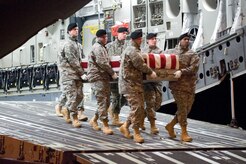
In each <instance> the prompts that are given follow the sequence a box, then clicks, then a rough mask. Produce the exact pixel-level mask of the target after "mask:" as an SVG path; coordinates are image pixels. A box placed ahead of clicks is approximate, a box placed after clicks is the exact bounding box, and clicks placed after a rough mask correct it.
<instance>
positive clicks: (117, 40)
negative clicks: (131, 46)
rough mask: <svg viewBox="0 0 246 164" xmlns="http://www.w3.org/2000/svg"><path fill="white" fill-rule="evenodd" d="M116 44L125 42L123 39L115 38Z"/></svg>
mask: <svg viewBox="0 0 246 164" xmlns="http://www.w3.org/2000/svg"><path fill="white" fill-rule="evenodd" d="M115 42H116V44H118V45H123V44H124V43H125V40H119V39H115Z"/></svg>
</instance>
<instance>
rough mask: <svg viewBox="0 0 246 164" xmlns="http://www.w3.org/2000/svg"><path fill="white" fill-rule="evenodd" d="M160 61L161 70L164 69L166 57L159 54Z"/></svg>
mask: <svg viewBox="0 0 246 164" xmlns="http://www.w3.org/2000/svg"><path fill="white" fill-rule="evenodd" d="M160 60H161V68H165V67H166V62H167V61H166V56H165V55H164V54H160Z"/></svg>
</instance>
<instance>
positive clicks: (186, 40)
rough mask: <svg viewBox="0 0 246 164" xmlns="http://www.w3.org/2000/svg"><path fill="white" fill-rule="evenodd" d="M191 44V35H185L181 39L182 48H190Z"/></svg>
mask: <svg viewBox="0 0 246 164" xmlns="http://www.w3.org/2000/svg"><path fill="white" fill-rule="evenodd" d="M189 44H190V38H189V37H184V38H183V39H182V40H180V46H181V47H182V48H188V47H189Z"/></svg>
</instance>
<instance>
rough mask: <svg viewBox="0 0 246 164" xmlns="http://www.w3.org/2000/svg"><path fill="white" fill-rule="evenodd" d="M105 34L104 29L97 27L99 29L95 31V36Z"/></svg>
mask: <svg viewBox="0 0 246 164" xmlns="http://www.w3.org/2000/svg"><path fill="white" fill-rule="evenodd" d="M106 34H107V32H106V30H104V29H99V30H97V32H96V36H97V37H102V36H103V35H106Z"/></svg>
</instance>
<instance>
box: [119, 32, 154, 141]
mask: <svg viewBox="0 0 246 164" xmlns="http://www.w3.org/2000/svg"><path fill="white" fill-rule="evenodd" d="M130 37H131V42H130V45H129V46H127V48H126V49H125V50H124V51H123V53H122V56H121V57H122V60H121V65H120V72H119V93H120V94H123V95H124V96H125V97H126V99H127V102H128V104H129V106H130V108H131V110H130V113H129V116H128V117H127V120H126V122H125V123H124V124H123V125H122V126H121V127H120V129H119V130H120V132H121V133H122V134H123V135H124V136H125V137H126V138H132V135H131V134H130V131H129V126H130V125H131V124H132V128H133V129H134V140H135V142H138V143H142V142H144V139H143V137H142V136H141V135H140V131H139V127H140V123H141V122H142V120H143V119H144V90H143V73H146V74H148V75H150V76H151V77H152V78H156V73H155V72H154V71H152V69H151V68H150V67H148V66H147V65H146V64H145V62H144V59H143V57H142V54H141V51H140V45H141V42H142V30H136V31H134V32H132V33H131V36H130Z"/></svg>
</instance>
